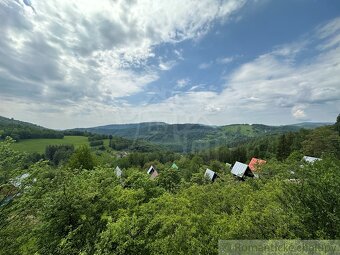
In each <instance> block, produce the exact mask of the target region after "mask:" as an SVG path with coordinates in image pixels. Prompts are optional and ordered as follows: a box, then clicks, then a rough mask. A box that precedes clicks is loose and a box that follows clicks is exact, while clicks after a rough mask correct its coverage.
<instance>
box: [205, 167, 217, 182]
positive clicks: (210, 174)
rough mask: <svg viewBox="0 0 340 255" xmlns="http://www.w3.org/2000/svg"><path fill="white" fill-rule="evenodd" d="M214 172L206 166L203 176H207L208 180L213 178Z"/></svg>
mask: <svg viewBox="0 0 340 255" xmlns="http://www.w3.org/2000/svg"><path fill="white" fill-rule="evenodd" d="M215 174H216V173H215V172H214V171H212V170H210V169H209V168H207V170H205V174H204V176H205V177H207V178H209V180H211V181H212V180H213V179H214V175H215Z"/></svg>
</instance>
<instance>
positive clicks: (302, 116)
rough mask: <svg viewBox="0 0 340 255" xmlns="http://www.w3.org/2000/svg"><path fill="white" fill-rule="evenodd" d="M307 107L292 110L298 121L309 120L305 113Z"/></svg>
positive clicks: (296, 107) (295, 107)
mask: <svg viewBox="0 0 340 255" xmlns="http://www.w3.org/2000/svg"><path fill="white" fill-rule="evenodd" d="M304 109H305V107H304V106H299V105H297V106H294V107H293V108H292V115H293V117H294V118H295V119H297V120H305V119H306V118H307V115H306V113H305V110H304Z"/></svg>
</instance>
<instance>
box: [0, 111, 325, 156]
mask: <svg viewBox="0 0 340 255" xmlns="http://www.w3.org/2000/svg"><path fill="white" fill-rule="evenodd" d="M330 124H332V123H320V122H303V123H297V124H292V125H283V126H268V125H262V124H231V125H224V126H209V125H204V124H192V123H187V124H168V123H165V122H142V123H130V124H110V125H103V126H97V127H90V128H75V129H68V130H64V131H56V130H52V129H47V128H44V127H42V126H38V125H35V124H32V123H28V122H23V121H19V120H14V119H9V118H5V117H1V116H0V136H2V137H5V136H7V135H9V136H12V137H13V138H14V139H16V140H20V139H28V138H61V137H63V135H64V134H67V133H68V132H70V131H82V132H83V131H87V132H90V133H95V134H105V135H113V136H118V137H123V138H127V139H130V140H137V139H142V140H145V141H147V142H151V143H154V144H158V145H163V146H165V147H166V148H168V149H170V150H174V151H179V152H189V151H198V150H204V149H207V148H211V147H215V146H220V145H227V146H237V145H238V144H240V143H244V142H247V141H249V140H251V139H253V138H257V137H261V136H264V135H266V136H268V135H276V134H283V133H286V132H290V131H298V130H300V129H301V128H306V129H312V128H317V127H320V126H325V125H330Z"/></svg>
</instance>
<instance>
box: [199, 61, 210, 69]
mask: <svg viewBox="0 0 340 255" xmlns="http://www.w3.org/2000/svg"><path fill="white" fill-rule="evenodd" d="M212 64H213V62H209V63H201V64H200V65H199V66H198V68H199V69H208V68H210V67H211V66H212Z"/></svg>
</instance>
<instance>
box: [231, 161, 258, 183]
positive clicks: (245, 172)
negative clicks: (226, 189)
mask: <svg viewBox="0 0 340 255" xmlns="http://www.w3.org/2000/svg"><path fill="white" fill-rule="evenodd" d="M231 173H232V174H233V175H234V176H236V177H238V178H240V179H242V180H244V177H245V176H248V177H254V174H253V172H252V171H251V170H250V168H249V166H248V165H246V164H243V163H241V162H238V161H236V163H235V164H234V166H233V168H232V169H231Z"/></svg>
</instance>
